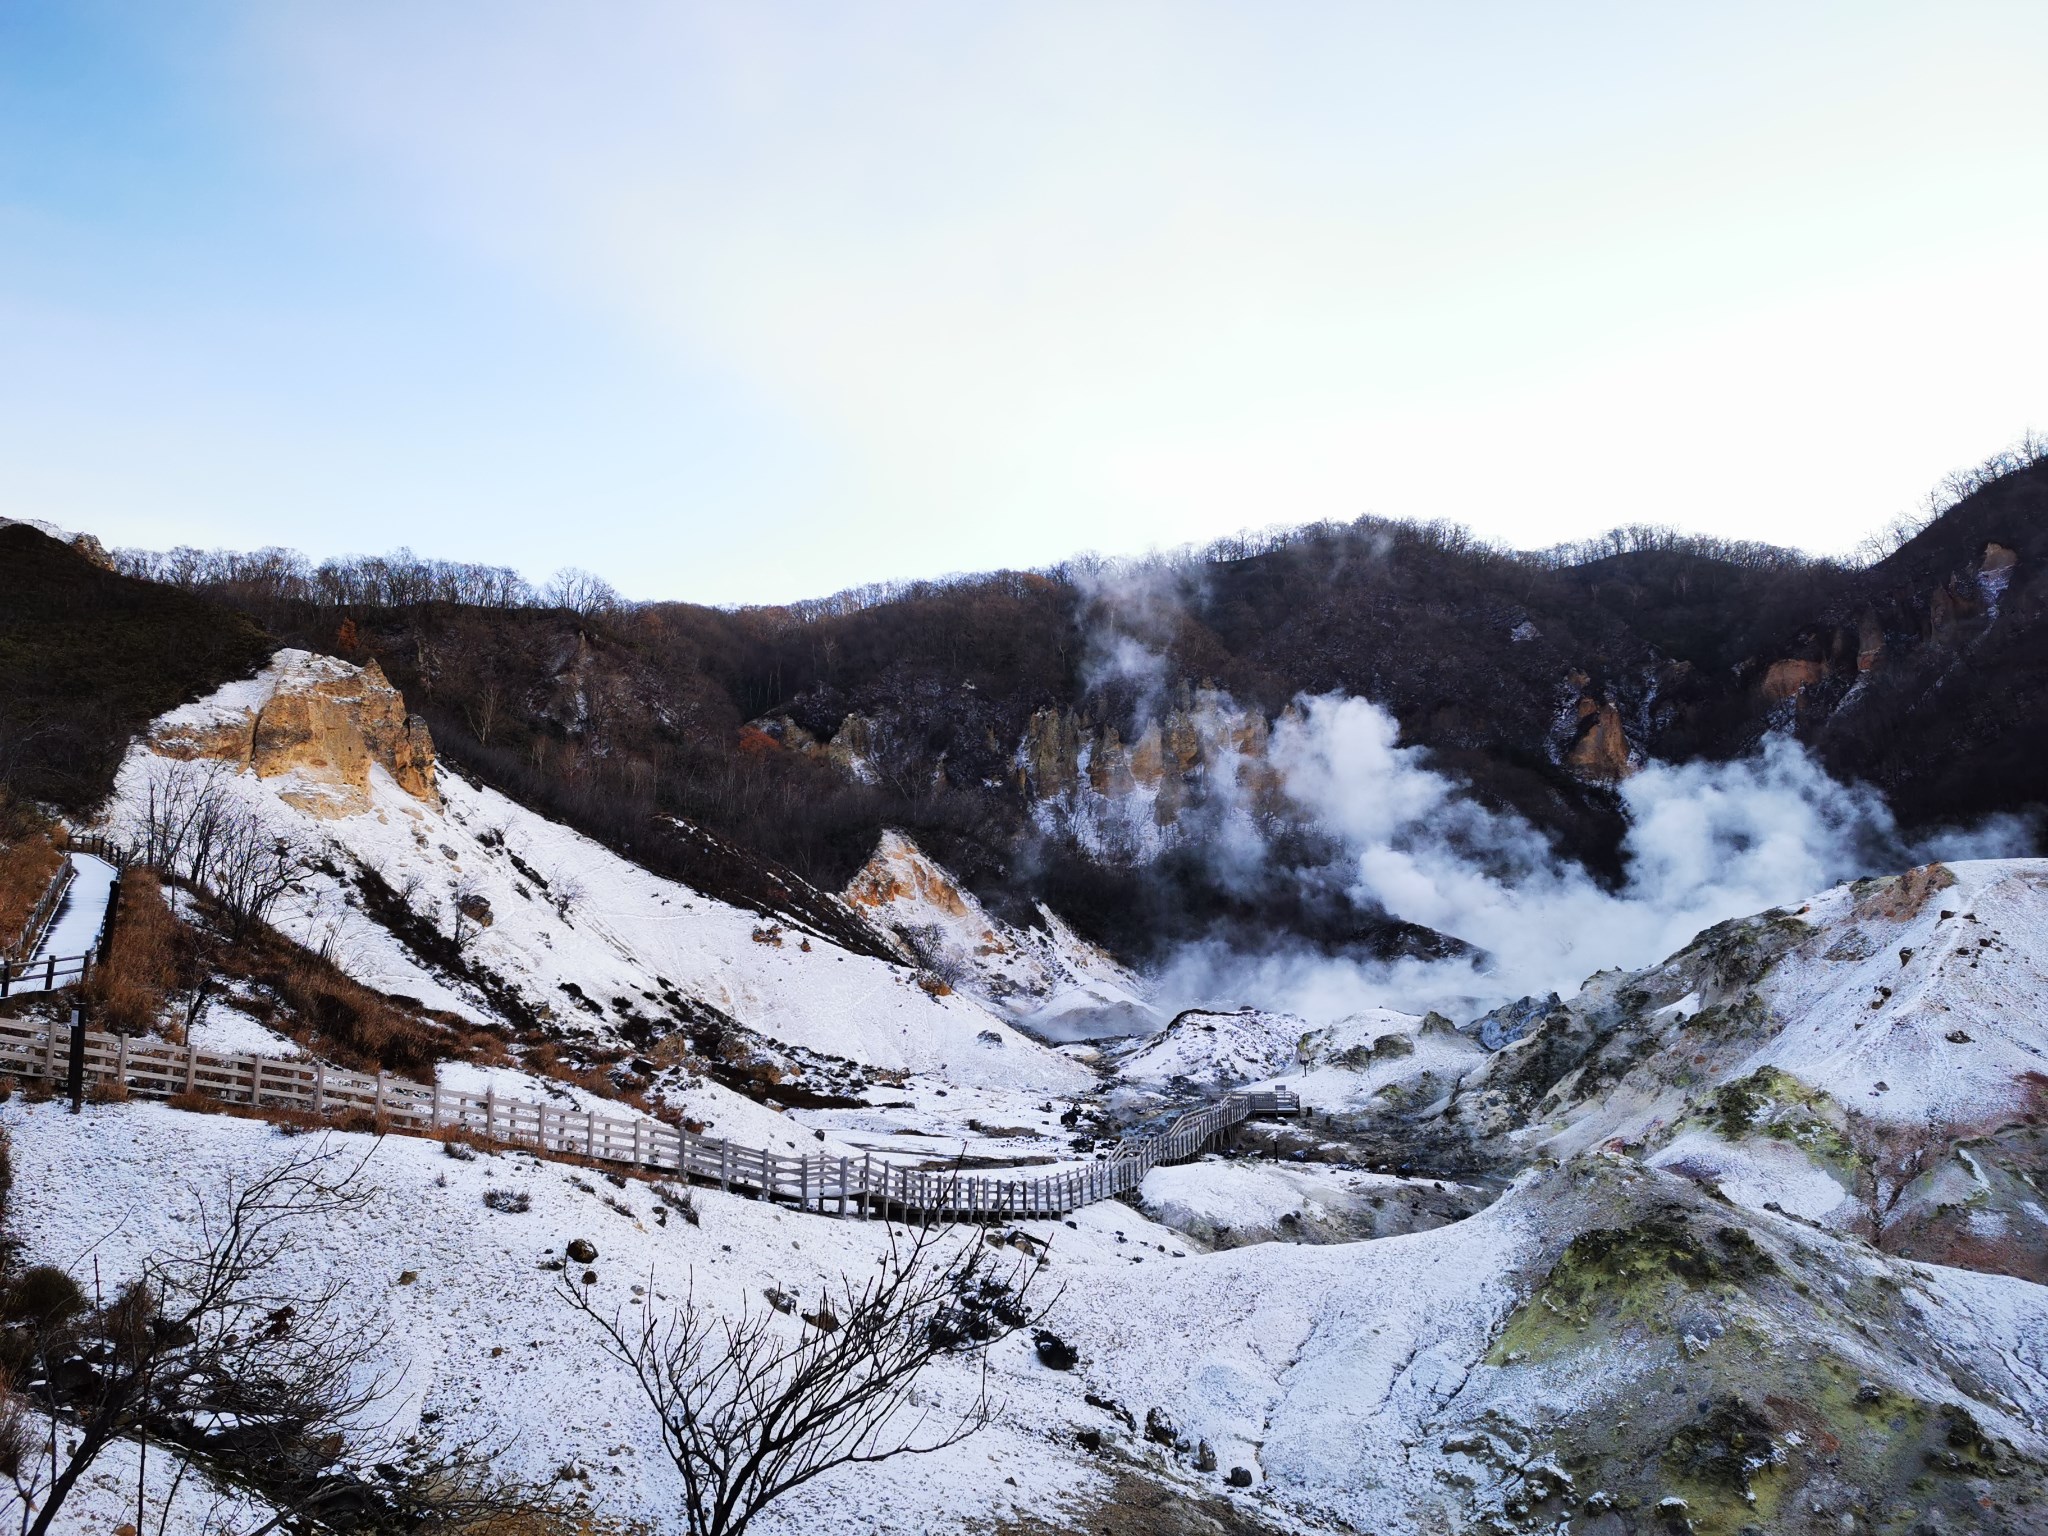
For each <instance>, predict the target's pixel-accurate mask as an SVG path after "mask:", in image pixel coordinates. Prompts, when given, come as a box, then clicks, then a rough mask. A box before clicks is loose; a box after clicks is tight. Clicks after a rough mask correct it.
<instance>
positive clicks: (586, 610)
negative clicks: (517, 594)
mask: <svg viewBox="0 0 2048 1536" xmlns="http://www.w3.org/2000/svg"><path fill="white" fill-rule="evenodd" d="M541 596H542V599H543V600H544V601H545V602H546V603H547V605H548V606H549V607H550V608H566V609H568V610H569V611H570V612H571V613H574V614H577V615H579V616H580V617H582V618H586V619H594V618H596V617H597V616H598V615H600V614H606V613H614V612H616V611H617V610H618V609H619V608H620V607H621V606H623V602H622V599H621V598H620V597H619V594H618V592H617V591H616V590H614V589H613V587H612V585H611V583H610V582H608V581H606V580H605V579H604V578H603V577H601V576H593V575H591V573H590V572H588V571H582V570H578V569H577V568H576V567H575V566H573V565H570V566H564V567H563V568H562V569H561V570H559V571H557V572H555V574H554V578H553V579H552V580H551V581H549V582H548V584H547V586H546V588H545V589H543V591H542V593H541Z"/></svg>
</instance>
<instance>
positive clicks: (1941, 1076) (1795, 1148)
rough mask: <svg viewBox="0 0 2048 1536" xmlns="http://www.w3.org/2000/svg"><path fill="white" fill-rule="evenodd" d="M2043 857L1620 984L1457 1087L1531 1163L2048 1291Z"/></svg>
mask: <svg viewBox="0 0 2048 1536" xmlns="http://www.w3.org/2000/svg"><path fill="white" fill-rule="evenodd" d="M2044 943H2048V861H2042V860H2038V859H1999V860H1978V861H1968V862H1958V863H1954V864H1931V865H1926V866H1922V867H1920V868H1917V869H1914V870H1911V871H1908V872H1906V873H1905V874H1902V875H1897V876H1891V877H1887V878H1884V879H1873V880H1863V881H1857V882H1854V883H1851V884H1847V885H1842V886H1838V887H1836V888H1834V889H1832V890H1829V891H1826V892H1823V893H1822V894H1820V895H1818V896H1816V897H1814V898H1813V899H1812V900H1811V901H1808V902H1805V903H1802V904H1800V905H1798V906H1796V907H1787V908H1781V909H1778V910H1776V911H1773V912H1770V913H1765V914H1762V915H1760V916H1758V917H1754V918H1748V919H1742V920H1738V921H1735V922H1731V923H1724V924H1721V925H1719V926H1718V927H1716V928H1713V929H1710V930H1708V931H1707V932H1706V933H1703V934H1701V935H1700V936H1699V937H1698V938H1697V939H1695V940H1694V941H1693V943H1692V944H1691V945H1689V946H1687V947H1686V948H1685V949H1684V950H1682V951H1680V952H1679V953H1678V954H1676V955H1674V956H1672V957H1671V958H1670V959H1668V960H1666V961H1665V962H1664V963H1663V964H1662V965H1659V966H1655V967H1652V968H1650V969H1648V970H1644V971H1636V972H1619V971H1615V972H1605V973H1602V974H1601V975H1598V976H1595V977H1593V978H1591V979H1590V980H1589V981H1588V982H1587V984H1586V986H1585V988H1584V989H1583V990H1582V991H1581V992H1580V993H1579V994H1577V995H1576V996H1575V997H1572V998H1569V999H1566V1000H1565V1001H1564V1002H1563V1003H1561V1004H1559V1005H1558V1006H1557V1007H1555V1008H1553V1009H1551V1010H1550V1011H1549V1012H1548V1013H1547V1014H1546V1015H1545V1016H1544V1017H1543V1018H1542V1019H1541V1020H1540V1022H1538V1023H1537V1024H1536V1025H1535V1027H1533V1028H1532V1029H1531V1030H1530V1031H1529V1033H1528V1034H1526V1035H1525V1036H1524V1037H1523V1038H1521V1039H1519V1040H1517V1041H1515V1042H1513V1043H1512V1044H1509V1045H1507V1046H1506V1047H1505V1048H1504V1049H1502V1050H1501V1051H1500V1052H1498V1053H1497V1054H1496V1055H1494V1056H1492V1057H1491V1058H1490V1059H1488V1060H1487V1062H1486V1063H1485V1064H1484V1065H1483V1066H1482V1067H1481V1068H1479V1069H1478V1070H1477V1071H1474V1072H1471V1073H1469V1074H1468V1075H1467V1076H1466V1078H1465V1080H1464V1082H1463V1084H1462V1085H1461V1088H1460V1092H1459V1095H1458V1100H1457V1102H1456V1103H1455V1104H1454V1105H1453V1106H1452V1110H1451V1113H1450V1116H1449V1117H1448V1121H1449V1123H1450V1124H1452V1125H1454V1126H1458V1127H1462V1128H1464V1129H1466V1130H1468V1131H1473V1132H1477V1133H1479V1134H1482V1135H1490V1134H1498V1133H1506V1134H1508V1135H1510V1136H1511V1137H1512V1139H1513V1140H1514V1141H1515V1142H1516V1143H1517V1144H1519V1145H1520V1147H1521V1148H1522V1153H1523V1155H1529V1154H1533V1153H1534V1152H1536V1151H1538V1150H1539V1149H1540V1150H1541V1151H1543V1152H1547V1153H1549V1154H1551V1155H1556V1156H1568V1155H1570V1154H1572V1153H1574V1152H1578V1151H1581V1150H1583V1149H1586V1148H1589V1147H1593V1146H1597V1145H1608V1146H1614V1147H1628V1148H1631V1149H1636V1150H1640V1151H1641V1152H1642V1154H1643V1155H1644V1156H1646V1157H1648V1158H1649V1159H1650V1160H1651V1161H1653V1162H1655V1163H1656V1164H1658V1165H1659V1166H1665V1167H1670V1168H1673V1169H1676V1170H1680V1171H1683V1172H1685V1173H1687V1174H1688V1175H1689V1176H1692V1177H1695V1178H1698V1179H1701V1180H1703V1181H1705V1182H1708V1183H1710V1184H1713V1185H1714V1186H1716V1187H1718V1188H1719V1189H1720V1190H1722V1192H1724V1193H1725V1194H1726V1195H1728V1197H1729V1198H1731V1199H1735V1200H1739V1201H1742V1202H1743V1203H1745V1204H1750V1205H1753V1206H1758V1207H1765V1206H1770V1207H1776V1208H1781V1209H1784V1210H1787V1211H1792V1212H1795V1213H1798V1214H1800V1215H1802V1216H1805V1217H1807V1218H1809V1219H1812V1220H1817V1221H1824V1222H1826V1223H1828V1224H1829V1225H1831V1226H1834V1227H1836V1228H1838V1229H1841V1230H1850V1231H1857V1232H1861V1233H1863V1234H1865V1235H1867V1236H1874V1237H1877V1238H1879V1239H1880V1240H1882V1241H1885V1242H1887V1243H1889V1244H1891V1245H1893V1246H1895V1247H1899V1248H1901V1249H1902V1251H1908V1252H1914V1253H1917V1254H1923V1255H1927V1256H1939V1257H1942V1258H1945V1259H1951V1260H1953V1261H1955V1262H1958V1263H1969V1264H1972V1265H1973V1266H1976V1267H1983V1268H1990V1269H1997V1270H2002V1271H2004V1272H2007V1273H2014V1274H2024V1275H2029V1276H2033V1277H2036V1278H2043V1277H2048V1202H2044V1200H2043V1198H2042V1195H2041V1183H2040V1181H2041V1179H2042V1178H2043V1177H2044V1176H2048V1137H2044V1134H2043V1131H2044V1128H2048V965H2044V962H2043V960H2042V959H2041V956H2042V955H2043V953H2044Z"/></svg>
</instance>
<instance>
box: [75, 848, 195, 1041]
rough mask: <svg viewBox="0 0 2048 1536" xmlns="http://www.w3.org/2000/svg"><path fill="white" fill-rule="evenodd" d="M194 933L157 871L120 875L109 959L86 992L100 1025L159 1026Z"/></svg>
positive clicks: (122, 1030) (129, 1030)
mask: <svg viewBox="0 0 2048 1536" xmlns="http://www.w3.org/2000/svg"><path fill="white" fill-rule="evenodd" d="M191 942H192V941H191V938H190V935H189V934H188V933H187V931H186V930H185V925H184V924H183V923H182V922H180V921H179V920H178V918H177V916H176V915H175V914H173V913H172V911H171V909H170V904H169V903H168V902H166V901H165V900H164V891H163V885H162V882H160V881H159V880H158V879H157V876H156V872H155V871H154V870H150V869H143V868H141V867H139V866H138V867H136V868H133V869H130V870H128V871H127V872H126V873H125V874H124V875H122V877H121V904H120V906H119V907H118V908H117V909H116V910H115V913H114V934H113V942H112V943H111V944H110V945H109V946H108V953H107V960H106V963H105V964H104V965H102V966H100V967H99V968H98V969H97V970H95V971H94V972H93V973H92V976H91V978H90V979H89V980H88V981H87V983H86V996H87V998H88V999H89V1000H90V1001H92V1002H93V1003H95V1004H97V1005H98V1007H99V1016H100V1020H101V1021H102V1022H101V1027H102V1028H105V1029H110V1030H113V1031H114V1032H115V1033H116V1034H123V1035H139V1034H144V1033H146V1032H148V1031H149V1030H151V1029H153V1028H155V1027H156V1025H157V1023H158V1021H159V1019H160V1018H161V1017H162V1015H163V1011H164V1002H165V1000H166V999H167V998H168V997H169V996H170V994H171V993H172V992H173V991H175V990H176V989H177V987H178V984H179V978H180V974H181V972H182V969H183V966H182V964H181V957H182V956H183V955H185V954H186V953H189V951H190V949H191Z"/></svg>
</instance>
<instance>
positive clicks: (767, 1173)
mask: <svg viewBox="0 0 2048 1536" xmlns="http://www.w3.org/2000/svg"><path fill="white" fill-rule="evenodd" d="M80 1034H81V1038H80V1039H79V1041H78V1049H77V1062H76V1066H77V1068H78V1073H79V1078H78V1080H79V1082H80V1084H81V1085H82V1087H83V1088H84V1090H85V1091H87V1092H91V1091H93V1090H94V1089H95V1088H99V1089H100V1090H101V1091H102V1092H106V1091H112V1092H114V1093H116V1094H125V1095H129V1096H135V1097H141V1098H154V1099H177V1098H181V1097H184V1096H188V1095H189V1096H196V1097H200V1098H205V1099H211V1100H215V1101H218V1102H219V1103H222V1104H225V1105H237V1106H243V1107H246V1108H250V1109H255V1110H259V1111H260V1110H264V1109H278V1110H297V1111H302V1112H307V1113H311V1114H316V1115H323V1116H331V1117H334V1118H336V1119H337V1120H342V1121H344V1122H345V1121H348V1120H353V1121H355V1122H357V1123H366V1124H367V1125H369V1126H371V1127H374V1128H376V1129H378V1130H381V1131H396V1132H402V1133H409V1134H412V1135H427V1136H434V1135H442V1134H445V1133H448V1132H452V1131H467V1132H470V1133H471V1134H474V1135H476V1136H480V1137H482V1138H484V1139H486V1140H488V1141H491V1142H496V1143H503V1144H506V1145H512V1146H520V1147H525V1148H527V1149H529V1150H531V1151H534V1152H536V1153H540V1154H543V1155H554V1156H568V1157H576V1158H583V1159H587V1160H589V1161H592V1162H598V1163H613V1164H618V1165H621V1166H625V1167H632V1168H637V1169H641V1170H644V1171H648V1172H659V1173H666V1174H669V1175H671V1176H673V1177H677V1178H681V1179H685V1180H688V1181H690V1182H692V1183H697V1184H703V1185H715V1186H717V1187H718V1188H719V1189H722V1190H728V1191H731V1192H734V1193H738V1194H743V1195H751V1196H753V1197H754V1198H756V1199H762V1200H776V1201H781V1202H783V1203H786V1204H789V1205H794V1206H797V1207H799V1208H800V1209H803V1210H807V1211H818V1212H822V1213H826V1214H830V1215H834V1216H845V1217H863V1218H867V1217H878V1216H900V1217H920V1218H932V1219H936V1220H941V1221H1023V1220H1032V1219H1045V1218H1057V1217H1060V1216H1064V1215H1066V1214H1067V1213H1068V1212H1070V1211H1074V1210H1078V1209H1079V1208H1081V1207H1082V1206H1084V1205H1092V1204H1094V1203H1095V1202H1096V1201H1098V1200H1107V1199H1110V1198H1111V1197H1113V1196H1116V1195H1120V1194H1124V1193H1127V1192H1129V1191H1131V1190H1135V1189H1136V1188H1137V1187H1138V1186H1139V1184H1141V1183H1143V1182H1144V1178H1145V1175H1146V1174H1147V1173H1148V1172H1150V1171H1151V1170H1152V1169H1153V1168H1156V1167H1158V1166H1159V1165H1160V1164H1162V1163H1173V1162H1183V1161H1186V1160H1187V1159H1189V1158H1192V1157H1196V1156H1198V1155H1199V1154H1200V1153H1201V1152H1202V1151H1203V1150H1204V1149H1206V1148H1208V1147H1210V1146H1212V1145H1213V1144H1215V1143H1216V1142H1217V1141H1218V1140H1220V1139H1221V1138H1222V1137H1223V1136H1224V1135H1225V1134H1226V1133H1227V1132H1228V1131H1229V1130H1230V1129H1231V1127H1233V1126H1236V1125H1239V1124H1242V1123H1243V1122H1244V1121H1246V1120H1249V1119H1252V1118H1253V1117H1254V1116H1265V1115H1292V1114H1297V1113H1299V1112H1300V1108H1301V1106H1300V1101H1299V1100H1298V1099H1296V1098H1295V1096H1294V1095H1293V1094H1291V1093H1288V1092H1286V1091H1285V1090H1281V1091H1277V1092H1269V1093H1234V1094H1231V1095H1230V1096H1229V1097H1227V1098H1224V1099H1221V1100H1219V1101H1217V1102H1216V1103H1213V1104H1208V1105H1205V1106H1203V1107H1202V1108H1200V1109H1194V1110H1190V1111H1188V1112H1187V1113H1186V1114H1184V1115H1182V1116H1181V1117H1180V1118H1179V1119H1177V1120H1175V1121H1174V1122H1173V1123H1172V1124H1171V1125H1170V1126H1168V1127H1167V1128H1166V1129H1165V1130H1163V1131H1159V1132H1157V1133H1155V1134H1152V1135H1146V1136H1132V1137H1125V1138H1124V1139H1123V1140H1121V1141H1118V1142H1116V1143H1115V1144H1114V1145H1113V1146H1110V1147H1108V1148H1105V1149H1102V1150H1099V1151H1098V1152H1097V1153H1096V1155H1095V1157H1094V1158H1093V1159H1092V1160H1090V1161H1088V1162H1085V1163H1082V1164H1079V1165H1078V1166H1068V1167H1062V1168H1049V1169H1048V1170H1047V1171H1045V1172H1043V1173H1040V1174H1035V1175H1034V1174H1029V1173H1015V1174H1007V1175H992V1174H971V1173H968V1172H966V1171H964V1170H961V1169H952V1168H948V1169H934V1168H930V1167H924V1168H912V1167H907V1166H904V1165H902V1164H898V1163H891V1162H887V1161H885V1160H883V1159H880V1158H877V1157H874V1156H872V1155H870V1156H867V1157H860V1158H854V1157H840V1156H833V1155H830V1154H826V1153H814V1154H805V1155H802V1156H796V1157H783V1156H780V1155H778V1154H776V1153H774V1152H770V1151H768V1150H766V1149H765V1148H757V1147H742V1146H735V1145H734V1144H733V1143H732V1142H730V1141H727V1140H725V1139H724V1138H723V1137H711V1136H700V1135H697V1134H695V1133H693V1132H690V1131H686V1130H683V1129H681V1128H679V1127H677V1126H672V1125H669V1124H666V1123H665V1122H663V1121H659V1120H653V1119H650V1118H648V1117H646V1116H638V1115H636V1116H630V1117H628V1116H612V1115H601V1114H595V1113H588V1112H585V1111H581V1110H564V1109H558V1108H556V1107H554V1106H553V1105H549V1104H538V1103H533V1102H530V1101H527V1100H523V1099H507V1098H500V1097H499V1096H498V1095H497V1094H496V1093H495V1092H490V1093H482V1094H476V1093H458V1092H456V1091H455V1090H453V1089H449V1088H442V1087H440V1086H438V1085H434V1084H426V1083H416V1082H411V1081H408V1080H407V1079H404V1078H397V1077H392V1076H390V1075H389V1074H388V1073H379V1074H377V1075H376V1076H371V1075H369V1074H367V1073H362V1072H348V1071H344V1070H342V1069H340V1068H336V1067H329V1066H327V1065H326V1064H325V1063H323V1062H318V1061H312V1060H308V1059H305V1058H302V1057H292V1058H280V1057H265V1056H239V1055H225V1054H216V1053H214V1052H210V1051H199V1050H193V1049H190V1048H189V1047H186V1046H182V1045H171V1044H169V1043H167V1042H165V1041H160V1040H134V1039H130V1038H129V1037H128V1036H125V1035H113V1034H102V1033H100V1032H98V1031H95V1030H85V1031H81V1032H80ZM73 1051H74V1045H73V1038H72V1030H71V1029H70V1028H69V1027H67V1026H65V1025H61V1024H60V1025H57V1026H56V1027H55V1028H51V1027H49V1026H47V1025H45V1024H42V1023H38V1022H35V1021H33V1020H24V1019H0V1073H6V1074H11V1075H13V1076H15V1077H21V1078H36V1079H42V1080H44V1081H47V1082H49V1083H50V1084H51V1085H52V1086H55V1087H59V1088H60V1090H61V1089H63V1088H66V1087H68V1086H69V1083H70V1081H71V1075H72V1071H73V1065H74V1062H73ZM115 1085H119V1086H118V1087H116V1086H115ZM188 1102H189V1100H188Z"/></svg>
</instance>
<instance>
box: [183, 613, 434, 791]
mask: <svg viewBox="0 0 2048 1536" xmlns="http://www.w3.org/2000/svg"><path fill="white" fill-rule="evenodd" d="M150 745H151V746H152V748H153V749H154V750H155V751H156V752H158V753H159V754H160V755H162V756H165V757H175V758H183V759H192V758H213V759H216V760H218V761H221V762H226V763H231V764H233V765H234V767H235V768H236V769H237V770H238V771H243V772H252V773H254V774H256V775H257V776H258V777H259V778H266V779H269V778H278V777H281V776H284V775H287V774H289V775H292V776H294V777H295V778H296V779H297V780H299V784H298V785H297V786H294V787H293V788H291V789H288V790H286V791H285V792H284V798H285V799H286V800H287V801H289V802H291V803H292V804H294V805H297V806H299V807H300V808H301V809H303V810H305V811H308V812H310V813H311V814H313V815H316V816H326V817H333V816H350V815H354V814H356V813H357V812H359V811H364V810H367V809H368V808H369V804H370V776H371V771H372V769H373V767H381V768H382V769H383V770H384V771H385V772H386V773H388V774H389V775H390V776H391V778H392V781H393V782H394V783H396V784H397V785H398V787H399V788H400V789H402V790H404V791H405V792H406V793H407V794H409V795H411V796H412V797H413V798H414V799H417V800H424V801H426V802H428V803H429V804H438V803H439V801H440V796H439V794H438V793H437V792H436V790H435V788H434V742H433V738H432V737H431V736H430V735H429V734H428V733H427V727H426V722H425V721H423V720H421V719H420V718H419V717H418V716H417V715H408V714H407V713H406V709H405V700H404V698H403V697H402V696H401V695H400V694H399V692H398V690H397V689H396V688H394V687H392V686H391V684H390V683H389V682H388V681H387V680H386V679H385V677H384V673H383V671H382V669H380V668H379V667H378V665H377V663H376V662H375V661H374V660H373V661H370V662H367V663H365V664H364V665H363V666H360V667H358V666H353V665H351V664H350V663H348V662H345V661H340V660H337V659H336V658H334V657H331V656H315V655H313V654H311V653H310V652H307V651H289V650H288V651H280V652H278V654H277V656H276V657H275V658H274V659H273V660H272V662H271V664H270V665H269V666H268V667H266V668H265V669H264V670H263V671H262V672H261V673H259V674H258V675H257V676H256V677H255V678H254V679H253V680H251V681H250V682H249V683H247V684H243V685H240V686H239V687H235V688H231V689H229V690H227V691H226V693H225V696H224V698H223V701H222V703H221V704H220V705H219V706H218V707H216V708H215V709H214V710H213V711H212V712H210V713H207V714H204V715H199V714H194V713H191V712H189V711H184V710H180V711H176V712H174V713H173V714H171V715H169V716H167V717H165V719H164V721H163V722H162V723H161V724H160V725H159V726H158V728H157V730H156V732H155V734H154V735H153V736H152V738H151V742H150Z"/></svg>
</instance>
